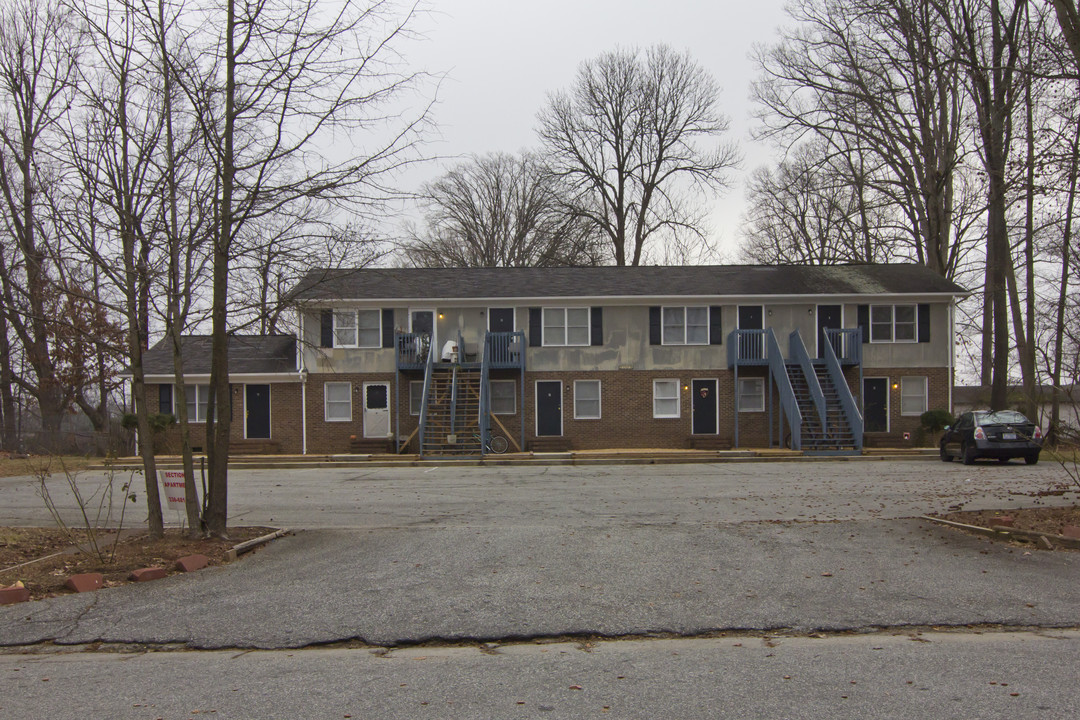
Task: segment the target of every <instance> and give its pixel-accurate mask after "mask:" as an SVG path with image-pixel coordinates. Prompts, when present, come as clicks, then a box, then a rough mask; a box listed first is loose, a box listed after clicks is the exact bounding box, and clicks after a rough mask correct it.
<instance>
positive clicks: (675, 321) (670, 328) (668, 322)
mask: <svg viewBox="0 0 1080 720" xmlns="http://www.w3.org/2000/svg"><path fill="white" fill-rule="evenodd" d="M663 330H664V336H663V344H664V345H708V344H709V308H708V307H665V308H664V309H663Z"/></svg>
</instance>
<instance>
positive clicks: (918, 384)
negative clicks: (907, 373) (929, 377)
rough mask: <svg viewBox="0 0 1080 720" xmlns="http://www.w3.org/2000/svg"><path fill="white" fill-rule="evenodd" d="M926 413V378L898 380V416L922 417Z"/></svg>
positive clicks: (916, 377) (921, 376) (923, 376)
mask: <svg viewBox="0 0 1080 720" xmlns="http://www.w3.org/2000/svg"><path fill="white" fill-rule="evenodd" d="M924 412H926V376H925V375H919V376H912V377H902V378H900V414H901V415H922V414H923V413H924Z"/></svg>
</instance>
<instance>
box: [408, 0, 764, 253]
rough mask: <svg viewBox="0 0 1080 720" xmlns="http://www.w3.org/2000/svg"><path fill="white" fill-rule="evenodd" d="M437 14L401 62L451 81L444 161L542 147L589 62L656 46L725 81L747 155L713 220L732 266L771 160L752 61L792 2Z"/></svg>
mask: <svg viewBox="0 0 1080 720" xmlns="http://www.w3.org/2000/svg"><path fill="white" fill-rule="evenodd" d="M432 8H433V11H432V13H431V14H430V15H429V16H427V17H425V18H423V19H422V20H421V21H420V22H419V23H418V25H417V26H416V28H417V29H418V30H420V31H421V32H422V34H423V35H424V39H423V40H421V41H418V42H416V43H410V45H409V46H408V47H407V48H404V49H403V52H405V53H406V60H407V62H408V63H409V65H411V66H412V67H414V68H422V69H425V70H429V71H432V72H445V73H446V74H447V78H446V80H445V81H444V82H443V83H442V87H441V89H440V91H439V103H438V105H437V106H436V108H435V120H436V121H437V122H438V125H439V131H440V138H439V141H438V142H436V143H434V144H433V145H432V147H431V151H432V152H433V153H437V154H439V155H451V156H454V155H468V154H470V153H486V152H492V151H506V152H516V151H518V150H521V149H525V148H532V147H536V146H537V140H536V113H537V111H538V110H539V109H540V108H541V107H542V106H543V105H544V103H545V99H546V96H547V93H549V92H551V91H554V90H559V89H563V88H568V87H570V85H571V84H572V83H573V80H574V77H575V74H576V71H577V67H578V64H579V63H580V62H581V61H582V60H585V59H588V58H592V57H595V56H597V55H599V54H600V53H602V52H605V51H607V50H611V49H614V48H616V47H646V46H648V45H652V44H656V43H666V44H668V45H670V46H672V47H673V48H674V49H676V50H679V51H683V50H686V51H689V52H690V54H691V56H692V57H693V58H694V59H695V60H696V61H697V62H698V63H700V64H701V65H702V66H703V67H704V68H705V69H707V70H708V71H710V72H711V73H713V75H714V76H715V77H716V79H717V80H718V82H719V84H720V86H721V88H722V90H723V92H722V94H721V96H720V103H719V106H720V108H721V109H722V111H723V112H724V113H725V114H726V115H727V116H728V117H729V118H730V119H731V132H730V137H731V138H732V139H735V140H737V141H738V143H739V145H740V147H741V148H742V151H743V154H744V156H745V160H744V163H743V168H742V170H740V171H739V172H738V173H736V182H735V184H734V185H733V186H732V188H731V189H730V190H728V191H727V192H726V193H725V195H724V196H723V197H722V198H721V199H719V200H718V201H717V202H716V205H715V209H714V211H713V215H712V218H713V220H712V224H713V237H714V239H715V240H716V241H718V243H719V244H720V247H721V249H722V250H723V251H725V252H726V253H727V254H729V255H734V252H735V248H736V243H735V241H736V229H737V227H738V224H739V219H740V216H741V214H742V207H743V202H744V190H743V183H742V181H743V179H744V177H745V176H746V174H747V172H748V171H749V170H752V169H753V168H754V167H755V166H757V165H760V164H764V163H766V162H767V161H768V159H769V157H770V155H771V150H770V149H769V148H765V147H756V146H753V145H752V144H751V142H750V139H749V130H750V127H751V124H752V121H751V118H750V113H751V104H750V102H749V99H748V98H749V93H750V82H751V80H752V79H753V77H754V66H753V64H752V62H751V60H750V58H749V54H750V51H751V48H752V47H753V45H754V44H755V43H771V42H772V41H773V39H774V38H775V33H776V28H777V27H778V26H779V25H781V24H783V22H784V14H783V0H750V1H749V2H746V1H744V2H732V1H731V0H719V1H718V2H717V1H714V2H711V3H709V2H701V1H700V0H698V1H696V2H691V1H690V0H668V1H667V2H646V1H645V0H577V1H576V2H574V1H572V0H546V2H542V3H523V2H514V1H513V0H510V1H507V0H433V1H432ZM441 167H442V166H441V165H430V164H429V165H426V166H424V168H423V170H422V171H414V172H411V173H410V174H409V175H408V177H407V178H405V182H406V183H407V184H408V185H419V184H420V183H422V182H423V181H425V180H428V179H431V178H433V177H436V176H438V175H439V174H440V171H441ZM409 189H415V188H413V187H410V188H409Z"/></svg>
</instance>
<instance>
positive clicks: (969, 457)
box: [960, 443, 975, 465]
mask: <svg viewBox="0 0 1080 720" xmlns="http://www.w3.org/2000/svg"><path fill="white" fill-rule="evenodd" d="M960 452H961V453H963V455H964V464H965V465H974V464H975V448H973V447H971V446H969V445H968V444H966V443H965V444H963V445H961V446H960Z"/></svg>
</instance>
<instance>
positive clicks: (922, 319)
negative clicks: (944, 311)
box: [919, 303, 930, 343]
mask: <svg viewBox="0 0 1080 720" xmlns="http://www.w3.org/2000/svg"><path fill="white" fill-rule="evenodd" d="M919 342H921V343H928V342H930V306H929V305H926V304H925V303H920V304H919Z"/></svg>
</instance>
